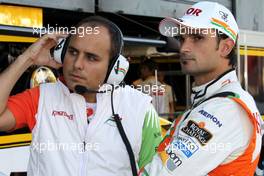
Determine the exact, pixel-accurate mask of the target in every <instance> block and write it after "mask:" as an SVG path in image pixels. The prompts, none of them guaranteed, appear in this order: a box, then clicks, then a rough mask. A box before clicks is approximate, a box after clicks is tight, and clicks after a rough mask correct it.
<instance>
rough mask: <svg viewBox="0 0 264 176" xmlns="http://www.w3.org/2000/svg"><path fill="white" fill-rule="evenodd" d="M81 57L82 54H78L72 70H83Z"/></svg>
mask: <svg viewBox="0 0 264 176" xmlns="http://www.w3.org/2000/svg"><path fill="white" fill-rule="evenodd" d="M83 60H84V59H83V56H82V54H79V55H78V56H77V57H76V58H75V61H74V68H75V69H78V70H83V68H84V63H83Z"/></svg>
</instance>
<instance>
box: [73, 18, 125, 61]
mask: <svg viewBox="0 0 264 176" xmlns="http://www.w3.org/2000/svg"><path fill="white" fill-rule="evenodd" d="M84 24H88V25H89V26H90V27H93V28H94V27H97V26H103V27H105V28H106V29H107V30H108V32H109V34H110V42H111V49H110V60H112V59H116V57H118V56H119V54H120V53H121V51H122V47H123V34H122V32H121V30H120V29H119V28H118V27H117V25H116V24H114V23H113V22H111V21H110V20H108V19H106V18H103V17H101V16H90V17H87V18H84V19H83V20H81V21H80V22H79V23H78V24H77V25H76V26H75V27H77V28H78V27H80V26H82V25H84Z"/></svg>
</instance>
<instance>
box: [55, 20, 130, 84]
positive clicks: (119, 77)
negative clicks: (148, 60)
mask: <svg viewBox="0 0 264 176" xmlns="http://www.w3.org/2000/svg"><path fill="white" fill-rule="evenodd" d="M109 23H110V26H111V27H112V29H114V30H115V33H116V34H117V39H118V52H117V53H116V54H115V55H114V57H113V58H110V62H109V66H108V70H107V74H106V77H105V80H104V83H108V84H113V85H119V84H120V83H121V82H122V81H123V80H124V77H125V76H126V74H127V72H128V69H129V62H128V60H127V59H126V58H125V57H124V56H123V55H121V52H122V48H123V45H124V43H123V34H122V32H121V30H120V29H119V28H118V27H117V26H116V25H115V24H114V23H112V22H109ZM70 38H71V35H70V36H68V37H67V38H63V39H59V42H58V45H57V46H56V47H55V48H54V52H53V57H54V59H55V60H56V61H57V62H59V63H63V61H64V57H65V55H66V52H67V48H68V45H69V42H70Z"/></svg>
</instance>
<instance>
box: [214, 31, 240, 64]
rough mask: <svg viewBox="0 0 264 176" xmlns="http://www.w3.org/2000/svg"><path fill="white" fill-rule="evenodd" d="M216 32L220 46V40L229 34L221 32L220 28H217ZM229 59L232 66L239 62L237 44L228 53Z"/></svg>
mask: <svg viewBox="0 0 264 176" xmlns="http://www.w3.org/2000/svg"><path fill="white" fill-rule="evenodd" d="M216 33H217V43H218V46H219V43H220V41H221V40H225V39H227V38H228V36H227V35H226V34H224V33H223V32H219V31H218V30H216ZM227 59H229V65H231V66H232V67H235V66H236V64H237V58H236V45H235V46H234V47H233V49H232V50H231V52H230V53H229V54H228V55H227Z"/></svg>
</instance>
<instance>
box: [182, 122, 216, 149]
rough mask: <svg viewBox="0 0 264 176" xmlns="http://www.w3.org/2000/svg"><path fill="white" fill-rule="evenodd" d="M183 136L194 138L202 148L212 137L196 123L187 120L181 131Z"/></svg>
mask: <svg viewBox="0 0 264 176" xmlns="http://www.w3.org/2000/svg"><path fill="white" fill-rule="evenodd" d="M181 131H183V132H184V133H185V134H187V135H189V136H191V137H194V138H196V139H197V140H198V142H199V143H200V144H201V145H202V146H204V145H206V143H207V142H208V141H209V140H210V139H211V138H212V137H213V135H212V134H211V133H210V132H209V131H208V130H206V129H205V128H201V127H199V125H198V124H197V123H195V122H194V121H192V120H189V121H188V123H187V125H186V126H185V127H183V128H182V129H181Z"/></svg>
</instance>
